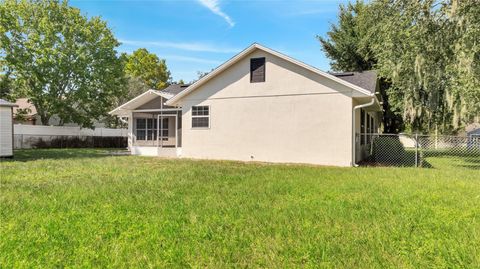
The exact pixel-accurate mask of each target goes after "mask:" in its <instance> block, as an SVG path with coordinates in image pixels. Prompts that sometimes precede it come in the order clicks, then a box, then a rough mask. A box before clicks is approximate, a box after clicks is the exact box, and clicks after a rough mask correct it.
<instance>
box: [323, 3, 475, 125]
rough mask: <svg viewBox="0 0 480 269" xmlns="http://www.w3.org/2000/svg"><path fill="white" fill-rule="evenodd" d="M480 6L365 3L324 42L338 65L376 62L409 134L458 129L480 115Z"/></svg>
mask: <svg viewBox="0 0 480 269" xmlns="http://www.w3.org/2000/svg"><path fill="white" fill-rule="evenodd" d="M479 8H480V5H478V0H465V1H458V0H451V1H445V0H443V1H433V0H375V1H370V2H369V3H368V4H362V5H360V4H358V2H357V5H351V6H349V7H348V8H346V9H345V8H344V9H341V15H340V17H339V18H340V22H339V24H338V26H334V27H332V29H331V32H329V36H330V37H331V38H330V40H328V41H326V42H325V41H324V42H323V43H322V44H324V49H325V50H326V52H327V56H329V57H331V58H332V59H334V60H335V61H334V62H333V63H334V64H335V66H334V67H335V68H345V67H348V68H352V67H355V66H360V65H359V64H358V62H365V60H369V61H371V63H372V66H373V67H374V68H375V69H376V70H377V71H378V72H379V74H380V77H381V78H382V79H383V81H385V82H387V83H389V84H391V87H389V88H388V89H386V91H385V93H384V94H385V97H386V99H387V100H388V104H389V105H390V110H391V111H392V112H394V113H395V114H397V115H401V116H402V118H403V120H404V123H405V125H406V128H407V130H409V131H421V132H429V131H432V130H433V129H437V128H438V129H439V130H440V131H441V132H443V133H450V132H455V131H456V130H457V129H459V128H460V127H461V126H462V125H465V124H468V123H469V122H471V121H472V120H473V119H474V118H475V117H478V115H479V114H480V108H479V107H480V105H479V103H480V102H479V101H480V83H479V76H480V72H479V70H480V68H479V62H480V61H479V58H480V51H479V46H478V44H479V43H480V34H479V31H480V30H479V29H480V19H479V18H480V9H479ZM345 10H346V11H345ZM343 13H345V14H344V15H342V14H343ZM342 21H345V22H342ZM321 42H322V40H321ZM332 44H333V45H332ZM355 44H356V45H355ZM331 45H332V46H333V48H331ZM352 51H353V52H352ZM386 114H387V115H388V111H387V113H386Z"/></svg>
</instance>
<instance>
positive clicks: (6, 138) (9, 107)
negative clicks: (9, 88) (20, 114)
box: [0, 99, 16, 157]
mask: <svg viewBox="0 0 480 269" xmlns="http://www.w3.org/2000/svg"><path fill="white" fill-rule="evenodd" d="M15 106H16V105H15V104H13V103H10V102H7V101H5V100H3V99H0V157H13V108H14V107H15Z"/></svg>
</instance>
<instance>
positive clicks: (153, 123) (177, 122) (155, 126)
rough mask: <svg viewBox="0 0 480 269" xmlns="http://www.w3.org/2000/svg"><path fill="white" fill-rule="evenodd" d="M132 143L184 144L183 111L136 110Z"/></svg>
mask: <svg viewBox="0 0 480 269" xmlns="http://www.w3.org/2000/svg"><path fill="white" fill-rule="evenodd" d="M132 124H133V126H132V144H133V146H139V147H142V146H143V147H159V148H178V147H181V146H182V141H181V137H182V136H181V133H182V117H181V111H179V110H169V111H151V112H149V111H142V112H134V113H133V118H132Z"/></svg>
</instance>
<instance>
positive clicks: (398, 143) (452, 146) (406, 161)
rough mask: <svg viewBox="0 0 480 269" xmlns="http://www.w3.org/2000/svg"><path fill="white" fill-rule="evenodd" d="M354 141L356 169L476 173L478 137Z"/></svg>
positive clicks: (479, 154) (363, 137) (411, 136)
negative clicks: (436, 169) (454, 169)
mask: <svg viewBox="0 0 480 269" xmlns="http://www.w3.org/2000/svg"><path fill="white" fill-rule="evenodd" d="M356 140H357V149H356V150H357V160H358V161H357V162H358V164H360V165H365V166H399V167H425V168H432V167H438V166H451V165H455V166H462V167H465V168H472V169H480V136H469V137H463V136H443V135H419V134H357V137H356Z"/></svg>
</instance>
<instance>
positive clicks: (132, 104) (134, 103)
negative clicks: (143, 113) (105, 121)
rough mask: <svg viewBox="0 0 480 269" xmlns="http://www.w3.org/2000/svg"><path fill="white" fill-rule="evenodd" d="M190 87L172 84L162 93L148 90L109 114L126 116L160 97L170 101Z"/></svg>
mask: <svg viewBox="0 0 480 269" xmlns="http://www.w3.org/2000/svg"><path fill="white" fill-rule="evenodd" d="M188 86H190V85H188V84H171V85H169V86H168V87H166V88H165V89H163V90H161V91H157V90H152V89H150V90H148V91H146V92H144V93H142V94H140V95H139V96H137V97H135V98H133V99H132V100H129V101H128V102H126V103H124V104H122V105H120V106H119V107H117V108H115V109H114V110H112V111H110V112H108V113H109V114H111V115H122V114H124V113H125V112H126V111H127V110H133V109H135V108H137V107H139V106H141V105H143V104H146V103H147V102H150V101H151V100H153V99H155V98H157V97H158V96H161V97H163V98H165V99H167V100H168V99H170V98H172V97H173V96H175V95H177V94H179V93H180V92H182V91H184V90H185V89H187V87H188Z"/></svg>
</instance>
